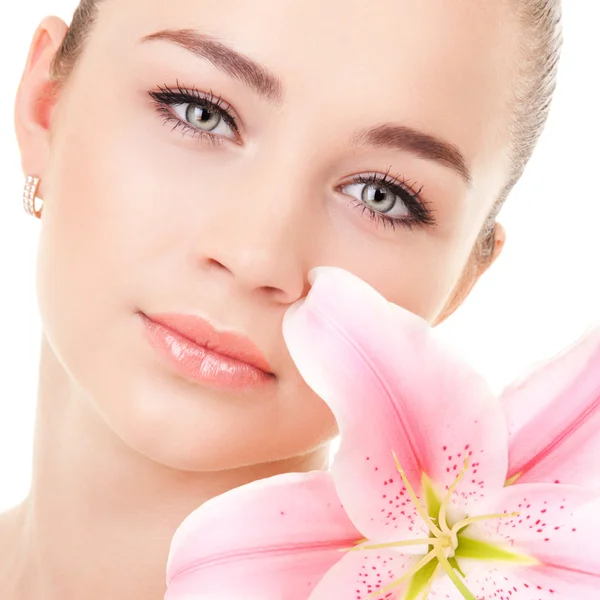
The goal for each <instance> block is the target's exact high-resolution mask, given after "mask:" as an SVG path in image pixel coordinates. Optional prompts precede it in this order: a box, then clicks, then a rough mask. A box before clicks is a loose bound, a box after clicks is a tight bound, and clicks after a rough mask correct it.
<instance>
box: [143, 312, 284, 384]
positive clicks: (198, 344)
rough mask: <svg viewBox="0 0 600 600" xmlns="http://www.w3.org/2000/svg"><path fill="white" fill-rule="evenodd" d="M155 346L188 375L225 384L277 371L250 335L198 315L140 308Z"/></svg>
mask: <svg viewBox="0 0 600 600" xmlns="http://www.w3.org/2000/svg"><path fill="white" fill-rule="evenodd" d="M139 314H140V316H141V317H142V319H143V321H144V324H145V326H146V333H147V335H148V337H149V341H150V343H151V344H152V346H153V347H154V348H155V349H157V350H158V351H159V353H160V354H161V355H162V356H163V357H166V358H167V359H169V361H170V362H171V364H172V365H173V366H175V367H176V368H177V370H178V371H179V372H180V373H181V374H183V375H184V376H186V377H188V378H191V379H194V380H197V381H202V382H208V383H213V384H217V385H219V386H222V387H247V386H249V385H257V384H261V383H266V382H267V381H272V380H273V379H274V377H275V376H274V374H273V372H272V370H271V367H270V366H269V363H268V362H267V360H266V359H265V357H264V356H263V355H262V353H261V352H260V350H259V349H258V348H257V347H256V345H255V344H254V343H253V342H252V341H251V340H250V339H249V338H247V337H246V336H243V335H240V334H237V333H234V332H232V331H217V330H216V329H215V328H214V327H213V326H212V325H211V324H210V323H209V322H208V321H207V320H205V319H203V318H202V317H198V316H196V315H189V314H177V313H160V314H151V315H147V314H145V313H142V312H140V313H139Z"/></svg>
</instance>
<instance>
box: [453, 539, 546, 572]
mask: <svg viewBox="0 0 600 600" xmlns="http://www.w3.org/2000/svg"><path fill="white" fill-rule="evenodd" d="M455 556H456V557H458V558H473V559H476V560H497V561H502V562H511V563H516V564H520V565H538V564H539V561H537V560H536V559H535V558H533V557H531V556H527V555H526V554H519V553H517V552H511V551H510V550H505V549H504V548H501V547H500V546H496V545H494V544H489V543H488V542H481V541H479V540H472V539H470V538H466V537H463V536H462V535H459V536H458V548H457V549H456V551H455Z"/></svg>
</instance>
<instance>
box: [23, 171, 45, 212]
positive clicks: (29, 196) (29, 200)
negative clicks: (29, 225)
mask: <svg viewBox="0 0 600 600" xmlns="http://www.w3.org/2000/svg"><path fill="white" fill-rule="evenodd" d="M39 183H40V178H39V177H33V176H31V175H28V176H27V181H26V182H25V189H24V190H23V208H24V209H25V212H26V213H27V214H29V215H31V216H32V217H37V218H38V219H41V218H42V208H43V205H42V206H40V208H39V210H36V208H35V201H36V200H39V201H40V202H42V203H43V200H42V199H41V198H36V195H35V194H36V192H37V188H38V185H39Z"/></svg>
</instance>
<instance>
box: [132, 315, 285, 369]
mask: <svg viewBox="0 0 600 600" xmlns="http://www.w3.org/2000/svg"><path fill="white" fill-rule="evenodd" d="M140 314H141V315H142V316H143V317H146V318H147V319H150V320H151V321H154V323H157V324H158V325H162V326H163V327H166V328H167V329H170V330H171V331H173V332H175V333H177V334H179V335H180V336H181V337H183V338H185V339H187V340H188V341H190V342H193V343H194V344H196V345H197V346H200V347H201V348H206V349H207V350H210V351H212V352H214V353H216V354H220V355H222V356H224V357H228V358H232V359H234V360H236V361H239V362H240V363H245V364H246V365H250V366H252V367H255V368H257V369H259V370H260V371H263V372H264V373H266V374H268V375H273V371H272V369H271V367H270V365H269V363H268V362H267V360H266V358H265V357H264V356H263V354H262V353H261V352H260V350H259V349H258V348H257V346H256V345H255V344H254V342H252V340H250V338H248V337H246V336H243V335H240V334H237V333H234V332H231V331H217V330H216V329H215V328H214V327H213V326H212V325H211V324H210V323H209V322H208V321H207V320H205V319H203V318H202V317H198V316H196V315H189V314H178V313H159V314H150V315H147V314H145V313H140Z"/></svg>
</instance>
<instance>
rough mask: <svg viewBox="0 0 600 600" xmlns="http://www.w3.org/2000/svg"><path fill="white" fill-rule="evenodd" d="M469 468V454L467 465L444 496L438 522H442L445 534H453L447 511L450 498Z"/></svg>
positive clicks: (466, 460)
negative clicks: (449, 525)
mask: <svg viewBox="0 0 600 600" xmlns="http://www.w3.org/2000/svg"><path fill="white" fill-rule="evenodd" d="M468 470H469V457H468V456H467V457H466V458H465V466H464V467H463V469H462V471H461V472H460V473H459V474H458V476H457V478H456V479H455V480H454V483H453V484H452V485H451V486H450V487H449V488H448V493H447V494H446V497H445V498H444V500H443V502H442V505H441V507H440V516H439V519H438V522H439V523H440V524H441V526H442V530H443V532H444V533H445V534H447V535H450V534H451V530H450V528H449V527H448V524H447V522H446V516H447V515H446V512H447V509H448V505H449V504H450V500H451V499H452V494H454V492H455V491H456V488H457V487H458V484H459V483H460V480H461V479H462V478H463V477H464V476H465V473H466V472H467V471H468Z"/></svg>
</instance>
